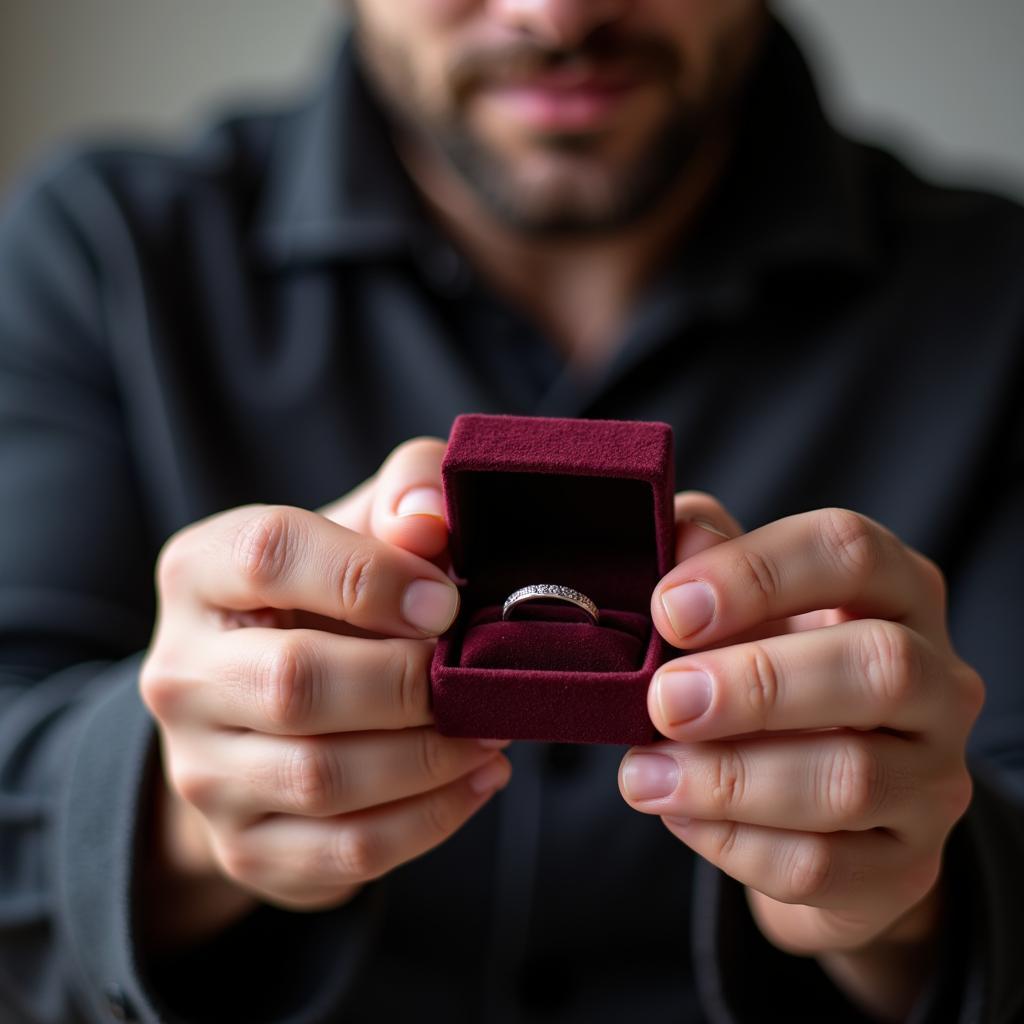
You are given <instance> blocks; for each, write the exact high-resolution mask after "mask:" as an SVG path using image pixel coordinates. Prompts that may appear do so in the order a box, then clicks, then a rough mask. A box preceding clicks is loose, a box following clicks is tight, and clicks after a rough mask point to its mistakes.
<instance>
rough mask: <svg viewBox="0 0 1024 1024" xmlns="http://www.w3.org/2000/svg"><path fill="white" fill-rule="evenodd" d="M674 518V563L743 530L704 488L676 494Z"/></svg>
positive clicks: (683, 560)
mask: <svg viewBox="0 0 1024 1024" xmlns="http://www.w3.org/2000/svg"><path fill="white" fill-rule="evenodd" d="M675 518H676V548H675V557H676V565H678V564H679V563H680V562H685V561H686V559H687V558H691V557H692V556H693V555H696V554H697V553H698V552H701V551H706V550H707V549H708V548H713V547H714V546H715V545H716V544H721V543H722V541H725V540H730V539H731V538H733V537H738V536H740V534H741V533H743V532H744V531H743V527H742V526H740V524H739V523H738V522H737V521H736V520H735V519H734V518H733V517H732V515H731V514H730V513H729V512H728V511H727V510H726V508H725V506H724V505H723V504H722V503H721V502H720V501H719V500H718V499H717V498H715V497H713V496H712V495H710V494H707V493H706V492H704V491H680V492H679V493H678V494H676V496H675Z"/></svg>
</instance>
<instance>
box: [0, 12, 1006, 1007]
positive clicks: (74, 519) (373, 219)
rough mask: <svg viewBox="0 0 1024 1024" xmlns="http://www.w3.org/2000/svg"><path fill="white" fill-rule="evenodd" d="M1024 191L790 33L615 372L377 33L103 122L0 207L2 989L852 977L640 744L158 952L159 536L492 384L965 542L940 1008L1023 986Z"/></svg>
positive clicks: (680, 477) (755, 993)
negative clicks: (481, 199)
mask: <svg viewBox="0 0 1024 1024" xmlns="http://www.w3.org/2000/svg"><path fill="white" fill-rule="evenodd" d="M1022 285H1024V212H1022V211H1021V209H1019V208H1018V207H1016V206H1014V205H1012V204H1010V203H1008V202H1006V201H1002V200H999V199H996V198H992V197H989V196H985V195H980V194H972V193H968V192H963V191H951V190H946V189H941V188H937V187H934V186H932V185H930V184H927V183H924V182H922V181H921V180H919V179H918V178H916V177H915V176H914V175H913V174H911V173H910V172H909V171H908V170H907V169H906V168H905V167H903V166H902V165H901V164H900V163H899V162H897V161H896V160H895V159H893V158H892V157H891V156H889V155H886V154H885V153H883V152H880V151H878V150H875V149H873V148H870V147H867V146H864V145H861V144H858V143H855V142H853V141H850V140H848V139H846V138H844V137H842V136H840V135H839V134H837V133H836V132H835V131H834V130H833V129H832V128H831V127H830V126H829V125H828V124H827V123H826V121H825V119H824V117H823V115H822V113H821V110H820V109H819V106H818V102H817V99H816V96H815V90H814V87H813V85H812V82H811V80H810V77H809V75H808V73H807V70H806V67H805V65H804V63H803V61H802V59H801V57H800V55H799V53H798V52H797V50H796V48H795V46H794V45H793V43H792V41H791V40H790V39H789V38H788V36H786V35H785V33H783V32H781V31H778V32H776V33H775V35H774V36H773V39H772V42H771V45H770V46H769V48H768V50H767V52H766V55H765V58H764V61H763V64H762V66H761V67H760V68H759V71H758V75H757V78H756V80H755V82H754V83H753V86H752V88H751V89H750V91H749V99H748V101H747V104H746V107H745V110H744V126H743V130H742V134H741V139H740V144H739V147H738V150H737V152H736V155H735V158H734V160H733V162H732V165H731V167H730V170H729V172H728V174H727V175H726V176H725V178H724V179H723V181H722V182H721V184H720V186H719V188H718V190H717V193H716V196H715V199H714V201H713V203H712V204H711V205H710V207H709V208H708V210H707V212H706V213H705V215H704V216H703V218H702V220H701V222H700V225H699V227H698V230H697V232H696V234H695V235H694V236H693V237H691V238H690V239H688V241H687V243H686V244H685V245H680V247H679V249H678V251H677V252H675V253H673V254H672V256H671V258H670V259H668V260H667V261H666V263H665V266H664V268H663V272H662V273H661V275H660V276H659V277H658V279H657V280H656V281H655V282H653V284H652V286H651V288H650V290H649V293H648V294H647V295H646V296H645V298H644V301H643V302H641V303H639V304H638V306H637V308H636V310H635V315H634V316H633V317H632V318H631V320H630V322H629V324H628V325H627V328H626V330H625V331H624V334H623V337H622V339H621V345H620V347H619V348H618V349H617V351H616V352H615V354H614V356H613V358H612V359H611V360H610V361H609V362H608V363H607V364H606V365H604V366H603V367H601V368H600V370H598V371H596V372H595V373H594V374H593V375H591V376H590V377H587V378H582V377H580V376H579V375H578V374H576V373H574V372H571V371H569V370H568V369H567V368H566V367H565V366H564V365H563V364H562V361H561V358H560V357H559V355H558V353H557V349H556V348H555V346H553V345H552V344H551V343H550V341H549V340H548V339H546V338H545V337H544V336H543V334H542V333H541V332H540V331H539V330H538V329H537V327H536V325H534V324H532V323H530V322H529V320H528V319H527V318H526V317H524V316H523V314H522V313H521V312H519V311H517V310H514V309H512V308H510V307H509V306H508V305H507V304H506V303H505V302H503V301H502V300H501V299H499V298H498V297H497V296H496V295H495V294H493V293H492V292H491V291H490V290H489V289H488V287H487V286H486V284H485V283H484V282H483V281H482V280H481V279H480V278H479V277H478V276H477V275H476V274H475V272H474V270H473V268H472V267H471V266H469V265H468V264H467V263H466V261H465V260H464V259H463V257H462V256H461V255H460V254H459V253H458V252H457V251H456V250H455V249H454V248H453V246H452V245H451V244H450V243H449V242H448V241H447V240H446V239H445V238H444V237H443V236H442V235H440V234H439V233H438V231H437V230H436V229H434V228H433V227H432V226H431V224H430V222H429V220H428V219H427V218H426V217H425V216H424V214H423V211H422V209H421V208H420V206H419V203H418V201H417V198H416V195H415V192H414V191H413V190H412V188H411V186H410V184H409V182H408V180H407V179H406V178H405V177H404V175H403V173H402V171H401V169H400V166H399V164H398V163H397V161H396V159H395V156H394V153H393V152H392V150H391V148H390V144H389V140H388V134H387V131H386V126H385V124H384V121H383V119H382V117H381V115H380V112H379V111H378V110H377V109H376V108H375V106H374V105H373V103H372V102H371V100H370V98H369V97H368V95H367V93H366V91H365V89H364V86H363V83H362V79H361V77H360V74H359V71H358V67H357V65H356V62H355V61H354V59H353V54H352V52H351V49H350V47H349V46H348V44H347V43H346V44H343V45H342V46H341V48H340V50H339V56H338V59H337V61H336V63H335V65H334V66H333V67H332V70H331V73H330V74H329V76H327V78H326V80H325V81H324V83H323V85H322V87H320V88H319V89H318V90H317V91H316V93H315V95H312V96H311V97H310V99H309V101H308V102H306V103H304V104H303V105H301V106H299V107H297V108H295V109H286V110H276V111H267V110H263V111H249V112H244V113H240V114H236V115H233V116H229V117H225V118H223V119H221V120H220V121H219V122H218V123H217V124H216V125H215V126H213V127H212V128H211V129H210V130H209V131H208V132H207V133H206V134H204V136H203V137H202V138H201V139H200V140H198V141H197V142H196V143H195V144H194V145H191V146H189V147H187V148H181V149H176V150H169V151H157V150H155V149H154V148H143V149H137V148H131V147H127V146H104V147H92V146H90V147H84V148H82V147H77V148H72V149H70V150H67V151H65V152H63V153H61V154H58V155H57V156H56V157H55V158H53V159H51V160H50V161H49V162H48V163H47V164H46V165H45V166H44V167H43V168H42V169H40V170H39V171H38V172H37V173H36V174H34V175H33V176H32V177H31V178H30V179H29V180H28V181H27V183H26V184H25V185H24V186H23V187H22V188H21V189H20V190H19V191H18V192H17V193H16V194H15V195H14V196H13V197H12V198H11V200H10V203H9V205H8V206H7V208H6V212H5V214H4V216H3V219H2V224H0V1019H2V1020H3V1021H4V1022H6V1021H8V1020H12V1021H21V1020H27V1021H32V1022H40V1024H43V1022H45V1024H58V1022H60V1024H75V1022H80V1021H105V1020H111V1019H136V1018H137V1019H140V1020H144V1021H153V1020H157V1019H166V1020H180V1021H189V1022H192V1021H217V1022H256V1021H263V1020H274V1021H282V1022H285V1021H287V1022H289V1024H298V1022H300V1021H301V1022H307V1021H308V1022H312V1021H364V1020H374V1021H391V1020H405V1019H439V1020H441V1019H443V1020H449V1021H458V1020H465V1021H478V1020H479V1021H513V1020H537V1021H540V1020H544V1019H557V1020H560V1021H567V1022H581V1024H584V1022H585V1024H594V1022H600V1021H619V1020H624V1019H629V1020H636V1021H659V1022H662V1021H670V1020H678V1021H681V1022H682V1021H702V1020H712V1021H716V1022H726V1021H733V1022H735V1021H744V1022H746V1021H765V1020H787V1021H793V1020H801V1019H806V1020H815V1021H826V1020H827V1021H842V1020H858V1019H861V1018H860V1017H859V1016H858V1015H857V1013H856V1012H855V1011H854V1010H853V1008H852V1007H850V1006H849V1005H848V1004H847V1003H846V1001H845V1000H844V999H843V998H842V997H841V996H840V995H839V993H838V992H837V991H836V990H835V989H834V988H832V986H831V985H830V983H829V982H828V981H827V980H826V978H825V976H824V975H823V973H822V972H821V971H820V970H819V969H818V968H817V966H816V964H815V962H814V961H813V960H812V959H801V958H797V957H793V956H789V955H786V954H783V953H781V952H779V951H777V950H775V949H774V947H772V946H770V945H769V944H768V943H767V942H766V941H765V940H764V939H763V938H761V937H760V934H759V932H758V931H757V929H756V928H755V927H754V925H753V922H752V920H751V918H750V916H749V914H748V912H747V910H746V907H745V903H744V899H743V892H742V888H741V887H740V886H739V885H738V884H737V883H735V882H734V881H733V880H731V879H730V878H728V877H726V876H724V875H722V874H721V873H719V872H718V871H717V870H716V869H714V868H712V867H710V866H709V865H708V864H707V863H705V862H703V861H697V860H696V858H694V857H693V856H692V855H691V854H690V853H689V852H688V850H687V849H686V848H685V847H684V846H683V844H682V843H680V842H678V841H677V840H676V839H675V838H674V837H673V836H672V835H671V834H669V833H668V831H667V830H666V829H665V828H664V827H663V826H662V825H661V823H660V822H659V821H658V820H657V819H656V818H651V817H647V816H644V815H641V814H638V813H636V812H634V811H633V810H631V809H630V808H629V807H628V806H627V805H626V804H625V803H624V802H623V800H622V798H621V797H620V795H619V793H618V788H617V785H616V777H615V776H616V768H617V765H618V762H619V759H620V758H621V755H622V753H623V749H622V748H613V747H563V746H557V745H549V744H531V743H518V744H513V746H512V748H510V756H511V758H512V761H513V764H514V772H513V779H512V782H511V784H510V785H509V787H508V788H507V789H506V790H505V791H504V792H503V793H502V794H500V795H499V796H498V797H497V798H496V799H495V800H493V801H492V802H491V803H490V804H489V805H488V806H487V807H486V808H485V809H484V810H483V811H482V812H481V813H479V814H478V815H477V816H475V817H474V818H473V819H472V820H471V821H470V822H469V823H468V824H467V825H466V826H465V827H464V828H463V829H462V830H460V832H459V833H458V834H457V835H455V836H454V837H453V838H452V839H451V840H450V841H448V842H446V843H444V844H443V845H442V846H440V847H438V848H437V849H436V850H434V851H432V852H431V853H429V854H427V855H425V856H423V857H420V858H418V859H416V860H415V861H413V862H411V863H409V864H406V865H404V866H403V867H401V868H399V869H398V870H396V871H394V872H393V873H391V874H390V875H388V876H387V877H385V878H382V879H380V880H379V881H376V882H373V883H372V884H370V885H369V886H367V887H366V889H365V890H364V891H363V892H362V893H361V894H360V895H359V896H358V897H357V898H356V899H355V900H354V901H353V902H352V903H351V904H349V905H348V906H346V907H343V908H341V909H338V910H335V911H327V912H322V913H316V914H290V913H287V912H284V911H280V910H276V909H272V908H269V907H266V908H262V909H260V910H258V911H256V912H255V913H254V914H253V915H252V916H251V917H250V918H248V919H246V920H245V921H244V922H242V923H241V924H239V925H238V926H237V927H236V928H234V929H232V930H231V931H229V932H228V933H225V934H224V935H222V936H221V937H220V938H219V939H218V940H217V941H215V942H212V943H210V944H209V945H208V946H207V947H206V948H203V949H200V950H197V951H195V952H194V954H193V955H191V956H186V957H182V958H180V959H179V960H177V961H175V962H173V963H160V964H156V963H151V962H148V961H147V960H146V958H145V957H144V956H143V954H142V953H141V951H140V949H139V947H138V944H137V941H136V929H135V924H134V914H133V911H134V908H135V907H136V906H137V896H138V888H139V886H140V885H142V884H144V882H143V878H144V874H143V873H142V872H141V870H140V858H139V856H138V851H139V849H140V842H141V837H142V836H143V835H144V829H145V825H146V810H147V808H146V805H145V800H144V799H143V797H144V794H145V793H146V792H147V791H148V790H147V784H148V781H149V778H150V773H151V772H152V771H153V768H154V764H155V762H154V755H155V744H154V738H155V732H154V727H153V724H152V722H151V720H150V718H149V717H148V715H147V713H146V711H145V709H144V707H143V705H142V704H141V702H140V699H139V696H138V692H137V675H138V669H139V665H140V661H141V658H142V656H143V653H144V651H145V649H146V647H147V645H148V643H149V640H150V635H151V630H152V626H153V619H154V608H155V593H154V585H153V567H154V561H155V557H156V553H157V551H158V550H159V548H160V546H161V545H162V543H163V542H164V541H165V539H166V538H167V537H169V536H170V535H171V534H172V533H173V532H175V531H176V530H178V529H179V528H180V527H183V526H185V525H186V524H188V523H191V522H194V521H195V520H197V519H199V518H201V517H203V516H206V515H209V514H211V513H214V512H216V511H218V510H221V509H226V508H229V507H232V506H236V505H239V504H242V503H245V502H251V501H266V502H284V503H288V504H293V505H300V506H305V507H308V508H315V507H318V506H319V505H321V504H323V503H325V502H327V501H329V500H330V499H332V498H335V497H337V496H339V495H341V494H343V493H345V492H346V491H347V490H348V489H349V488H351V487H353V486H354V485H355V484H357V483H359V482H360V481H362V480H363V479H365V478H366V477H367V476H369V475H370V474H371V473H372V472H373V471H374V470H375V469H376V468H377V466H378V465H379V464H380V462H381V461H382V459H383V458H384V457H385V456H386V455H387V454H388V452H389V451H390V450H391V449H392V448H393V447H394V446H395V445H397V444H398V443H400V442H401V441H403V440H405V439H407V438H409V437H411V436H413V435H418V434H434V435H438V436H447V433H448V429H449V427H450V424H451V421H452V419H453V417H454V416H455V415H456V414H457V413H459V412H466V411H481V412H512V413H523V414H545V415H561V416H594V417H609V418H635V419H660V420H666V421H668V422H669V423H671V424H672V425H673V427H674V430H675V433H676V439H677V449H678V465H677V467H676V477H677V481H678V485H679V486H680V487H681V488H682V487H695V488H702V489H705V490H708V491H710V492H712V493H714V494H716V495H717V496H719V497H720V498H721V499H722V500H723V501H724V502H725V504H726V505H727V506H728V507H729V508H730V509H731V510H732V511H733V512H734V513H735V514H736V515H737V516H738V518H739V519H740V521H741V522H743V523H744V524H745V525H746V526H747V527H754V526H757V525H760V524H762V523H765V522H768V521H771V520H773V519H776V518H778V517H780V516H783V515H786V514H789V513H793V512H797V511H800V510H805V509H810V508H815V507H822V506H827V505H841V506H846V507H850V508H854V509H857V510H859V511H862V512H864V513H866V514H868V515H870V516H873V517H874V518H876V519H878V520H880V521H882V522H883V523H885V524H886V525H888V526H889V527H891V528H892V529H893V530H895V531H896V532H897V533H898V534H899V535H900V536H901V537H902V538H903V539H904V540H905V541H907V542H908V543H910V544H912V545H913V546H915V547H917V548H919V549H920V550H922V551H924V552H925V553H927V554H928V555H930V556H931V557H933V558H935V559H936V560H937V561H938V562H939V563H940V565H941V566H942V567H943V569H944V570H945V572H946V574H947V577H948V579H949V583H950V601H951V605H950V626H951V630H952V633H953V638H954V642H955V644H956V646H957V649H958V651H959V652H960V654H961V655H962V656H963V657H964V658H965V659H966V660H967V661H968V662H970V663H971V664H973V665H974V666H975V667H976V668H978V669H979V670H980V671H981V673H982V675H983V676H984V678H985V680H986V682H987V685H988V702H987V705H986V707H985V709H984V711H983V713H982V715H981V718H980V719H979V721H978V723H977V727H976V729H975V731H974V733H973V736H972V741H971V757H972V768H973V772H974V775H975V779H976V795H975V798H974V801H973V803H972V806H971V807H970V809H969V810H968V812H967V813H966V815H965V816H964V817H963V819H961V821H960V822H959V823H958V824H957V826H956V827H955V829H954V830H953V832H952V834H951V837H950V841H949V844H948V846H947V856H946V861H945V872H946V878H947V880H948V889H949V892H950V894H951V897H952V898H951V899H950V901H949V903H948V906H947V910H946V918H945V921H944V931H943V947H942V962H941V964H940V967H939V969H938V970H937V971H936V974H935V977H934V978H933V979H932V982H931V985H930V987H929V989H928V991H927V992H926V993H925V994H924V995H923V996H922V998H921V1000H920V1002H919V1004H918V1006H917V1008H916V1010H915V1015H914V1020H915V1021H917V1022H919V1024H920V1022H923V1021H927V1022H929V1024H935V1022H939V1021H946V1020H950V1021H958V1022H963V1024H966V1022H968V1021H972V1022H973V1021H979V1022H985V1024H995V1022H1005V1021H1012V1020H1019V1019H1024V976H1022V974H1024V972H1022V971H1021V970H1020V966H1021V963H1020V950H1021V949H1024V871H1022V868H1021V866H1022V865H1024V669H1022V667H1021V664H1022V658H1021V651H1020V648H1019V647H1018V643H1019V640H1020V629H1021V626H1022V624H1024V533H1022V525H1024V402H1022V400H1021V399H1022V394H1024V391H1022V387H1021V385H1022V380H1024V376H1022V369H1024V367H1022V363H1024V346H1022V342H1024V287H1022Z"/></svg>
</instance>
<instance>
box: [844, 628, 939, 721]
mask: <svg viewBox="0 0 1024 1024" xmlns="http://www.w3.org/2000/svg"><path fill="white" fill-rule="evenodd" d="M859 667H860V670H861V672H862V673H863V678H864V680H865V682H866V683H867V686H868V696H869V697H870V698H872V699H873V700H875V701H881V703H882V704H884V705H886V706H890V707H903V706H905V705H906V704H907V703H908V702H909V701H911V700H913V699H914V698H915V697H916V696H917V695H918V692H919V690H920V687H921V684H922V682H923V680H924V665H923V655H922V651H921V648H920V646H919V645H918V643H917V641H916V639H915V638H914V636H913V634H912V633H911V631H910V630H909V629H907V628H906V627H905V626H901V625H899V624H898V623H896V622H888V621H885V620H882V619H877V620H873V621H870V622H865V623H864V626H863V629H862V632H861V651H860V666H859Z"/></svg>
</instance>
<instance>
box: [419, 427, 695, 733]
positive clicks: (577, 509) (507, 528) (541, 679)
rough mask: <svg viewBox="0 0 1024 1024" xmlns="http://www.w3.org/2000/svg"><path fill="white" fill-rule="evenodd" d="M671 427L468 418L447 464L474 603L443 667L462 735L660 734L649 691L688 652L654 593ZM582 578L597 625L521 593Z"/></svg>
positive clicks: (452, 721)
mask: <svg viewBox="0 0 1024 1024" xmlns="http://www.w3.org/2000/svg"><path fill="white" fill-rule="evenodd" d="M673 473H674V459H673V440H672V428H671V427H670V426H669V425H668V424H667V423H661V422H652V421H639V420H637V421H634V420H599V419H569V418H561V417H546V416H510V415H491V414H483V413H465V414H462V415H460V416H457V417H456V418H455V421H454V423H453V424H452V430H451V434H450V437H449V441H448V446H447V449H446V451H445V455H444V458H443V460H442V463H441V480H442V490H443V493H444V502H445V516H446V520H447V525H448V530H449V550H450V552H451V575H452V578H453V579H454V580H455V582H456V583H457V584H458V585H459V589H460V594H461V604H460V608H459V614H458V615H457V617H456V619H455V622H454V623H453V624H452V626H451V627H450V628H449V629H448V631H447V632H446V633H445V634H444V635H442V636H441V637H440V638H439V639H438V642H437V646H436V648H435V650H434V655H433V660H432V662H431V670H430V676H431V701H432V705H433V711H434V718H435V724H436V726H437V728H438V730H439V731H440V732H442V733H444V734H445V735H448V736H475V737H481V738H484V737H496V738H497V737H501V738H505V739H521V740H547V741H560V742H571V743H628V744H641V743H649V742H651V741H653V740H655V739H658V738H659V734H658V733H657V731H656V730H655V728H654V726H653V725H652V723H651V720H650V717H649V715H648V714H647V688H648V685H649V683H650V680H651V676H652V675H653V674H654V670H655V669H656V668H657V667H658V666H659V665H660V664H661V663H662V662H663V661H665V660H666V659H667V658H668V657H669V656H670V654H671V653H672V648H671V647H670V646H669V645H668V644H667V643H666V642H665V641H664V640H663V639H662V637H661V635H660V634H659V633H658V631H657V630H656V629H655V628H654V624H653V622H652V620H651V616H650V601H651V593H652V591H653V589H654V587H655V585H656V584H657V582H658V581H659V580H660V579H661V577H662V576H663V575H664V574H665V573H666V572H668V570H669V569H670V568H671V567H672V565H673V553H674V546H675V522H674V514H673V504H674V503H673V487H674V479H673ZM534 583H555V584H561V585H563V586H568V587H572V588H574V589H576V590H579V591H581V592H582V593H584V594H586V595H587V596H588V597H590V598H591V599H592V600H593V601H594V602H595V603H596V604H597V606H598V609H599V613H600V614H599V620H598V622H597V624H594V623H593V622H590V621H586V620H585V616H584V615H582V614H581V613H580V612H579V611H577V610H576V609H575V608H571V607H569V606H567V605H563V604H555V603H549V602H547V601H544V602H529V603H527V604H525V605H522V606H520V608H518V609H517V610H516V614H515V616H514V617H513V618H510V619H509V620H502V616H501V613H502V605H503V604H504V601H505V598H506V597H507V596H508V595H509V594H511V593H512V591H514V590H517V589H518V588H519V587H523V586H527V585H529V584H534Z"/></svg>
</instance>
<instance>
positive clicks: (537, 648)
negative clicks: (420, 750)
mask: <svg viewBox="0 0 1024 1024" xmlns="http://www.w3.org/2000/svg"><path fill="white" fill-rule="evenodd" d="M582 614H583V613H582V612H578V611H575V610H574V609H571V608H557V607H556V608H543V609H540V608H525V607H524V608H518V609H516V614H515V618H513V619H509V620H502V618H501V608H500V607H499V606H497V605H489V606H488V607H486V608H481V609H479V610H478V611H477V612H475V613H474V614H473V616H472V617H471V618H470V620H469V622H468V624H467V627H466V632H465V634H464V636H463V638H462V651H461V656H460V657H459V664H460V665H462V666H463V667H464V668H511V669H514V668H526V669H531V668H539V669H549V670H552V671H559V672H571V671H573V670H578V671H581V672H630V671H635V670H636V669H639V668H640V666H641V665H642V664H643V659H644V651H645V650H646V647H647V638H648V634H649V632H650V620H649V619H648V618H646V617H645V616H643V615H639V614H637V613H636V612H625V611H603V610H602V611H601V615H600V621H599V623H598V624H597V625H595V624H594V623H592V622H585V621H580V617H581V615H582Z"/></svg>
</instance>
